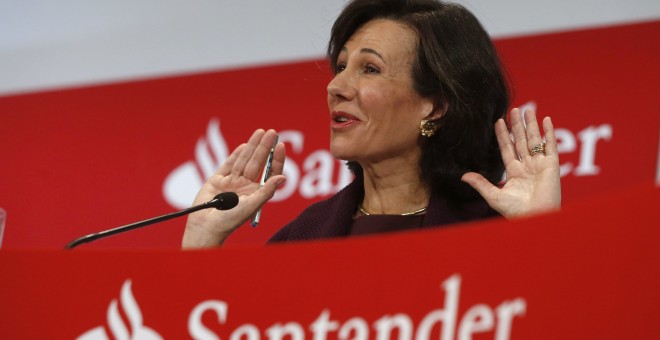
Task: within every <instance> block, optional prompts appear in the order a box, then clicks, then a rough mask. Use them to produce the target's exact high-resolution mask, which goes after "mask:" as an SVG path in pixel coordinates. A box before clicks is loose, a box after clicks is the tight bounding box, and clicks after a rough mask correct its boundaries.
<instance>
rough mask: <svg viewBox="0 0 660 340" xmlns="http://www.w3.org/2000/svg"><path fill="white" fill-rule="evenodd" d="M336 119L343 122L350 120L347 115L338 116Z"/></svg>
mask: <svg viewBox="0 0 660 340" xmlns="http://www.w3.org/2000/svg"><path fill="white" fill-rule="evenodd" d="M335 121H337V122H339V123H343V122H346V121H348V118H346V117H337V118H335Z"/></svg>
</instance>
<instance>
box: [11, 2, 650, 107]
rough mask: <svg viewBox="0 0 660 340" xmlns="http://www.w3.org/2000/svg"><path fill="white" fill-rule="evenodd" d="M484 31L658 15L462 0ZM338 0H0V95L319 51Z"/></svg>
mask: <svg viewBox="0 0 660 340" xmlns="http://www.w3.org/2000/svg"><path fill="white" fill-rule="evenodd" d="M459 2H460V3H463V4H465V5H466V6H467V7H468V8H469V9H471V10H472V11H473V12H474V13H475V14H476V15H477V16H478V17H479V18H480V20H481V21H482V23H483V24H484V25H485V26H486V28H487V30H488V31H489V32H490V33H491V34H492V35H493V36H494V37H503V36H518V35H527V34H534V33H541V32H551V31H557V30H567V29H574V28H581V27H592V26H602V25H610V24H616V23H626V22H635V21H647V20H658V19H660V1H658V0H631V1H620V0H618V1H613V0H528V1H523V0H497V1H493V0H464V1H459ZM344 3H345V1H344V0H287V1H273V0H216V1H212V0H195V1H156V0H139V1H135V0H112V1H88V0H58V1H47V0H25V1H16V0H13V1H12V0H0V95H8V94H15V93H22V92H27V91H38V90H44V89H51V88H60V87H69V86H80V85H87V84H96V83H105V82H112V81H121V80H129V79H140V78H148V77H155V76H164V75H174V74H182V73H191V72H201V71H207V70H218V69H226V68H235V67H241V66H247V65H258V64H264V63H277V62H286V61H292V60H301V59H309V58H318V57H322V56H323V54H324V49H325V44H326V40H327V38H328V33H329V30H330V27H331V25H332V21H333V20H334V18H335V17H336V15H337V14H338V13H339V11H340V9H341V8H342V7H343V4H344Z"/></svg>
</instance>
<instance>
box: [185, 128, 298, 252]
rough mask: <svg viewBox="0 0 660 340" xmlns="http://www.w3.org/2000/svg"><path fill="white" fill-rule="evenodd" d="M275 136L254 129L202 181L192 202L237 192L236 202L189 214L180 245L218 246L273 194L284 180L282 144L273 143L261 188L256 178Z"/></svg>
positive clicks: (195, 246) (190, 246)
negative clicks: (210, 174)
mask: <svg viewBox="0 0 660 340" xmlns="http://www.w3.org/2000/svg"><path fill="white" fill-rule="evenodd" d="M276 139H277V133H276V132H275V130H268V131H264V130H257V131H255V132H254V133H253V134H252V137H250V140H249V141H248V142H247V143H245V144H241V145H240V146H239V147H237V148H236V150H234V152H232V154H231V155H229V157H227V159H226V160H225V162H224V163H223V164H222V166H220V169H218V171H216V172H215V174H213V176H211V177H210V178H208V179H207V180H206V183H204V185H203V186H202V188H201V189H200V190H199V192H198V193H197V196H196V197H195V201H194V203H193V205H197V204H202V203H205V202H208V201H210V200H212V199H213V197H214V196H215V195H217V194H218V193H221V192H230V191H231V192H235V193H236V194H238V197H239V200H238V205H237V206H236V207H234V208H233V209H230V210H216V209H204V210H200V211H197V212H194V213H192V214H190V215H189V216H188V221H187V223H186V229H185V232H184V234H183V241H182V247H183V248H200V247H212V246H218V245H221V244H222V243H223V242H224V241H225V239H226V238H227V237H228V236H229V235H230V234H231V233H232V232H233V231H234V230H236V229H237V228H238V227H240V226H241V225H242V224H244V223H245V222H246V221H247V220H248V219H249V218H250V217H251V216H252V215H254V214H255V213H256V212H257V210H259V208H261V206H262V205H264V203H266V201H268V200H269V199H270V198H271V197H273V195H274V194H275V190H276V189H277V187H278V186H280V185H281V184H282V183H284V181H285V180H286V178H285V177H284V176H283V175H282V169H283V168H284V156H285V151H284V144H282V143H278V144H277V145H276V146H275V153H274V154H273V164H272V168H271V176H270V178H269V179H268V180H267V181H266V183H265V184H264V186H263V187H261V188H259V179H260V175H261V172H262V170H263V168H264V165H265V164H266V160H267V158H268V154H269V153H270V149H271V148H272V147H273V144H274V143H275V141H276Z"/></svg>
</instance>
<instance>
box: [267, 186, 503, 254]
mask: <svg viewBox="0 0 660 340" xmlns="http://www.w3.org/2000/svg"><path fill="white" fill-rule="evenodd" d="M363 195H364V188H363V185H362V182H361V181H359V180H355V181H353V182H352V183H351V184H349V185H348V186H346V187H345V188H344V189H342V190H341V191H339V192H338V193H336V194H335V195H334V196H332V197H330V198H328V199H326V200H324V201H320V202H317V203H315V204H313V205H311V206H309V207H308V208H307V209H305V210H304V211H303V212H302V213H300V215H298V217H296V219H294V220H293V221H291V222H290V223H288V224H287V225H285V226H284V227H283V228H282V229H280V230H279V231H278V232H277V233H275V235H273V237H271V239H270V240H269V241H268V242H269V243H274V242H289V241H302V240H314V239H323V238H330V237H342V236H348V234H349V233H350V229H351V226H352V224H353V215H354V214H355V211H356V208H357V206H358V204H360V202H361V201H362V197H363ZM493 216H500V215H499V214H498V213H497V212H496V211H495V210H493V209H491V208H490V207H489V206H488V204H487V203H486V202H485V201H484V200H483V199H482V198H481V197H478V198H477V199H474V200H470V201H467V202H464V203H462V204H460V205H458V204H449V202H448V201H447V199H445V198H444V197H442V196H438V195H434V194H432V195H431V198H430V199H429V205H428V208H427V210H426V214H425V215H424V222H423V223H422V228H426V227H433V226H445V225H449V224H453V223H460V222H467V221H472V220H478V219H483V218H488V217H493Z"/></svg>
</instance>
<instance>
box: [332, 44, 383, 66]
mask: <svg viewBox="0 0 660 340" xmlns="http://www.w3.org/2000/svg"><path fill="white" fill-rule="evenodd" d="M340 53H348V49H347V48H346V47H342V48H341V51H340ZM360 53H369V54H373V55H375V56H377V57H378V58H379V59H380V60H382V61H383V63H385V64H387V62H386V61H385V58H383V56H382V55H381V54H380V53H378V52H376V50H374V49H371V48H362V49H360Z"/></svg>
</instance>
